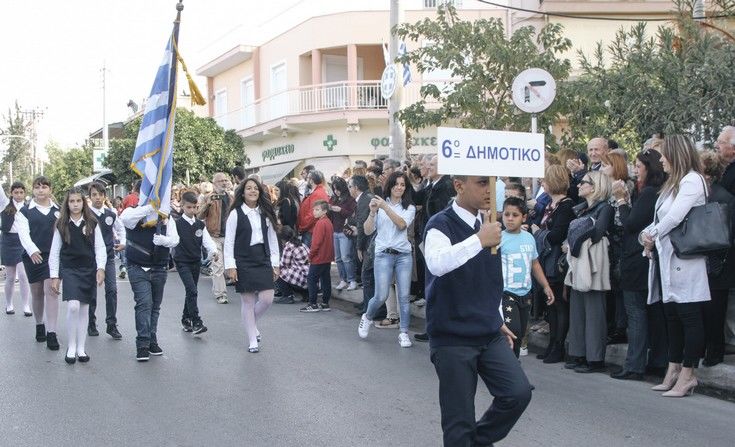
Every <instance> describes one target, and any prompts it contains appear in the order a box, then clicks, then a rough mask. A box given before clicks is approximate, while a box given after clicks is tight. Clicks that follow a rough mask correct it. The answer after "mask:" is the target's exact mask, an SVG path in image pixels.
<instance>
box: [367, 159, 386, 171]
mask: <svg viewBox="0 0 735 447" xmlns="http://www.w3.org/2000/svg"><path fill="white" fill-rule="evenodd" d="M370 163H372V164H374V165H375V166H377V167H379V168H380V172H381V173H382V172H383V160H379V159H377V158H373V159H372V160H370Z"/></svg>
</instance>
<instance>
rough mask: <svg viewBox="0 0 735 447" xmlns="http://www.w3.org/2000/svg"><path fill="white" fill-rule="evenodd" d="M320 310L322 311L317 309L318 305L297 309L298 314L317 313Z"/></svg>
mask: <svg viewBox="0 0 735 447" xmlns="http://www.w3.org/2000/svg"><path fill="white" fill-rule="evenodd" d="M320 310H322V309H321V308H320V307H319V305H318V304H314V305H311V304H309V305H307V306H306V307H302V308H301V309H299V312H319V311H320Z"/></svg>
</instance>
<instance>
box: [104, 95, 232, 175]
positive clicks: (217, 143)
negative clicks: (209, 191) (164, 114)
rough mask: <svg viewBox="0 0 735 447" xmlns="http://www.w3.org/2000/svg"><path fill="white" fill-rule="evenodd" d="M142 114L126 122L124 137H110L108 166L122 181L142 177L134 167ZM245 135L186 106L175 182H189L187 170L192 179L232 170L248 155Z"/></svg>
mask: <svg viewBox="0 0 735 447" xmlns="http://www.w3.org/2000/svg"><path fill="white" fill-rule="evenodd" d="M140 122H141V118H140V117H139V118H137V119H135V120H133V121H131V122H130V123H128V124H126V125H125V129H124V132H125V133H124V138H120V139H113V140H110V150H109V152H108V154H107V159H106V161H105V166H106V167H108V168H109V169H111V170H112V171H113V172H114V173H115V175H116V177H117V180H118V183H121V184H130V183H132V182H133V181H135V180H136V179H137V178H138V177H137V175H136V174H135V173H134V172H133V171H132V170H131V169H130V162H131V160H132V158H133V152H134V151H135V141H136V138H137V135H138V129H139V128H140ZM243 147H244V145H243V141H242V139H241V138H240V137H239V136H238V135H237V134H236V133H235V132H234V131H233V130H228V131H227V132H225V131H224V130H223V129H222V128H221V127H219V126H218V125H217V123H216V122H215V121H214V120H213V119H212V118H200V117H197V116H196V115H194V113H192V112H190V111H188V110H186V109H178V110H177V111H176V126H175V130H174V177H173V178H174V183H179V182H181V183H185V180H186V173H187V170H188V172H189V178H190V180H191V181H192V182H197V181H199V180H200V179H208V180H211V178H212V175H213V174H214V173H215V172H217V171H229V170H230V169H232V167H233V166H235V163H236V162H239V161H242V160H243V158H244V150H243Z"/></svg>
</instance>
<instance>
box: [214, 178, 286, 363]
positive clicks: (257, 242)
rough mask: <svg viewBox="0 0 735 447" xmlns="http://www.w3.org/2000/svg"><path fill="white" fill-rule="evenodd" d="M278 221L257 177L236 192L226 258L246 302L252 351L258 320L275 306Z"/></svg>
mask: <svg viewBox="0 0 735 447" xmlns="http://www.w3.org/2000/svg"><path fill="white" fill-rule="evenodd" d="M276 225H277V220H276V213H275V211H274V209H273V204H272V203H271V200H270V198H269V196H268V192H267V191H266V190H265V189H264V188H263V185H261V184H260V182H258V181H257V180H256V179H254V178H248V179H247V180H245V181H244V182H242V183H240V185H238V187H237V189H235V198H234V200H233V202H232V207H231V208H230V214H229V216H228V217H227V228H226V229H225V242H224V256H225V269H226V273H227V276H228V277H229V278H230V280H231V281H234V282H235V290H236V291H237V293H239V294H240V297H241V300H242V308H241V312H242V319H243V323H244V325H245V332H246V333H247V336H248V343H249V345H248V352H250V353H257V352H258V351H259V347H258V342H260V332H259V331H258V327H257V325H256V324H257V321H258V319H260V317H262V316H263V314H264V313H265V311H266V310H268V308H269V307H270V306H271V304H272V303H273V281H274V280H275V279H276V278H278V275H279V273H280V268H279V265H280V256H279V252H278V237H277V236H276V231H275V228H276Z"/></svg>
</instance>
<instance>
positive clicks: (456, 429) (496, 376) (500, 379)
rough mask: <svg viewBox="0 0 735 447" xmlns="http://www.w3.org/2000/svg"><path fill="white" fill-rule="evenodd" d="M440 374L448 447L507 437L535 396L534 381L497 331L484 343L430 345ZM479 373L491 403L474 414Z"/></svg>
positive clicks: (481, 443)
mask: <svg viewBox="0 0 735 447" xmlns="http://www.w3.org/2000/svg"><path fill="white" fill-rule="evenodd" d="M431 363H433V364H434V369H435V370H436V375H437V376H438V377H439V407H440V409H441V423H442V431H443V432H444V446H445V447H470V446H487V445H492V443H494V442H498V441H500V440H501V439H503V438H505V437H506V436H507V435H508V433H509V432H510V430H511V429H512V428H513V426H514V425H515V423H516V422H517V421H518V419H519V418H520V417H521V415H522V414H523V411H524V410H525V409H526V407H527V406H528V404H529V402H531V385H530V384H529V383H528V379H527V378H526V374H525V373H524V372H523V369H522V368H521V363H520V362H519V361H518V360H517V359H516V358H515V356H514V355H513V351H511V350H510V349H509V347H508V342H507V340H506V338H505V337H504V336H502V335H500V334H498V335H497V336H496V337H495V338H493V339H492V340H490V342H489V343H488V344H487V345H485V346H439V347H436V348H432V349H431ZM478 376H479V377H480V378H481V379H482V381H483V382H485V386H486V387H487V389H488V391H490V394H491V395H492V396H493V402H492V405H490V408H488V409H487V411H486V412H485V414H483V415H482V418H480V420H479V421H476V419H475V393H476V392H477V377H478Z"/></svg>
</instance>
